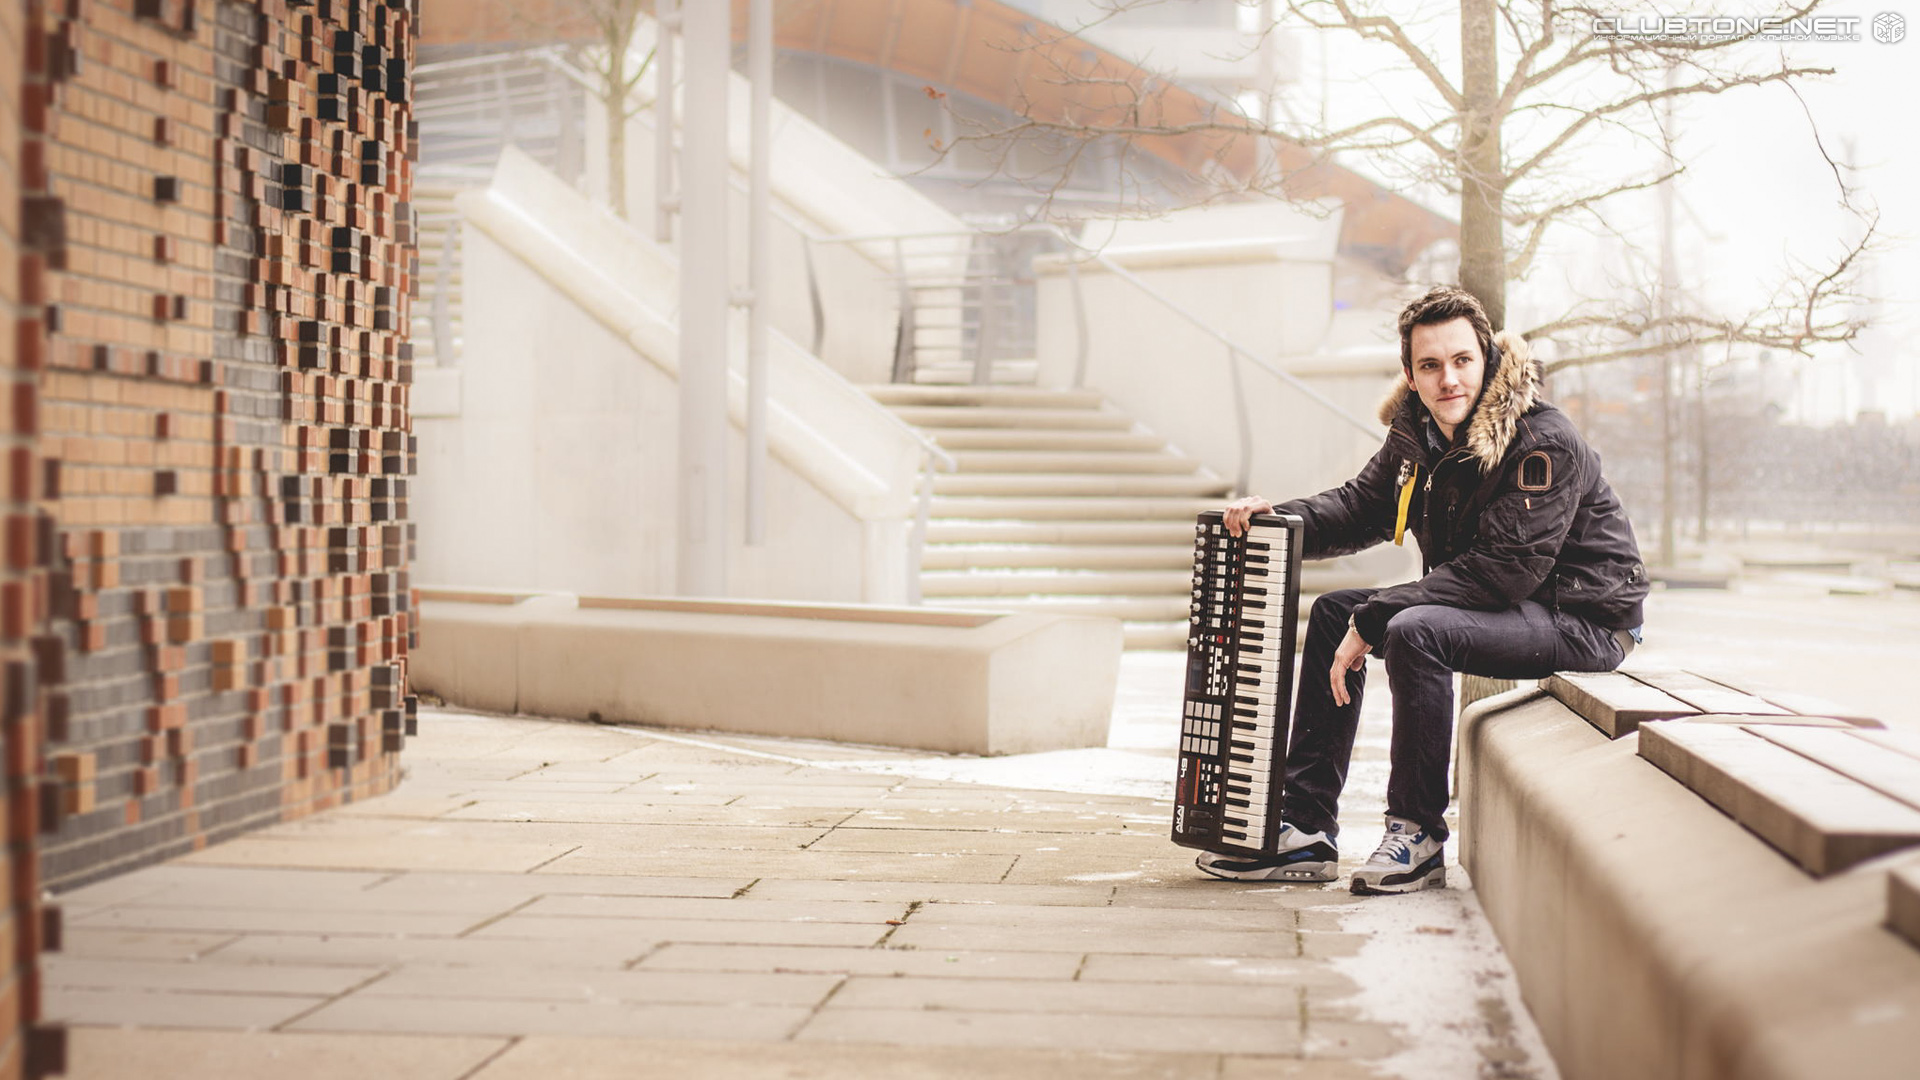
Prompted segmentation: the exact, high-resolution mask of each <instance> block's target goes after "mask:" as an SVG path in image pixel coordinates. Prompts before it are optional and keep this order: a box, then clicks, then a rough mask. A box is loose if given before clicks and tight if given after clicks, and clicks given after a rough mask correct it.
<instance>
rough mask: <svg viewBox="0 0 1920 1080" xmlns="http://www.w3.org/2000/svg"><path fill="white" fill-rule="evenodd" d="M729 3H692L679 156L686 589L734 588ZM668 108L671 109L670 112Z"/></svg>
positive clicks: (702, 592)
mask: <svg viewBox="0 0 1920 1080" xmlns="http://www.w3.org/2000/svg"><path fill="white" fill-rule="evenodd" d="M730 17H731V11H730V10H729V8H728V6H727V5H726V4H689V5H687V9H686V12H685V14H684V16H683V21H684V24H685V29H684V32H683V42H684V47H685V50H686V60H687V75H686V82H687V96H686V114H685V115H686V139H685V153H684V154H682V155H681V159H680V170H679V171H680V191H681V192H682V194H683V196H684V205H683V207H682V215H683V222H682V224H683V225H684V226H685V231H684V235H683V236H682V238H681V244H680V417H679V419H680V460H679V473H680V477H679V479H680V499H679V510H680V514H679V536H678V540H679V548H678V554H679V560H678V573H677V582H678V585H679V591H680V594H681V595H682V596H725V595H726V591H727V574H726V571H727V504H728V501H729V500H728V499H727V497H726V492H727V319H728V308H729V300H730V292H731V290H730V289H729V287H728V275H727V171H728V168H729V161H728V156H727V73H728V71H729V70H730V69H729V65H728V51H729V49H730V47H731V42H730V40H729V39H730V33H729V31H730V29H731V28H730V27H729V26H728V23H729V21H730ZM666 118H667V117H665V116H663V117H662V119H666Z"/></svg>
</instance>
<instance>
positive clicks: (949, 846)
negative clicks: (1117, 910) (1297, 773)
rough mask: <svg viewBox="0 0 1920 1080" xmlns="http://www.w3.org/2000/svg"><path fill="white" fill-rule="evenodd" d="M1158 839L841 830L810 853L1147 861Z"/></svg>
mask: <svg viewBox="0 0 1920 1080" xmlns="http://www.w3.org/2000/svg"><path fill="white" fill-rule="evenodd" d="M1166 846H1167V842H1166V840H1165V839H1164V838H1163V837H1161V836H1159V835H1158V834H1155V835H1152V836H1148V835H1144V834H1132V835H1129V834H1122V833H1053V832H1015V831H1013V830H1011V829H1007V830H1000V831H994V832H986V831H982V830H961V829H954V830H935V829H858V828H849V827H847V826H841V827H840V828H837V829H834V830H833V831H831V832H829V833H827V834H826V835H825V836H823V837H821V838H820V839H819V840H818V841H816V842H815V843H814V844H813V845H812V850H815V851H895V852H908V853H911V852H920V851H937V852H942V853H947V852H960V853H965V854H979V855H1029V854H1045V853H1049V852H1064V851H1067V850H1069V849H1071V850H1072V851H1073V852H1074V854H1075V856H1076V857H1079V856H1086V857H1094V858H1098V857H1102V856H1107V857H1112V858H1118V859H1126V858H1146V857H1150V856H1155V855H1164V854H1165V851H1164V848H1165V847H1166Z"/></svg>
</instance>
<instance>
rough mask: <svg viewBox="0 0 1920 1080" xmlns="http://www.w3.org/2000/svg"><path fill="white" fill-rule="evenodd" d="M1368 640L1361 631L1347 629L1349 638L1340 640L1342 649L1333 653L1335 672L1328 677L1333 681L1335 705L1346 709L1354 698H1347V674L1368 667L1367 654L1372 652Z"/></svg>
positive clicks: (1329, 673) (1331, 672)
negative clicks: (1361, 634) (1362, 635)
mask: <svg viewBox="0 0 1920 1080" xmlns="http://www.w3.org/2000/svg"><path fill="white" fill-rule="evenodd" d="M1372 648H1373V647H1372V646H1370V645H1368V644H1367V639H1366V638H1363V637H1361V636H1360V631H1358V630H1355V629H1353V628H1352V627H1348V628H1347V636H1346V637H1344V638H1342V639H1341V640H1340V647H1339V648H1338V649H1335V650H1334V651H1333V670H1332V671H1329V672H1328V673H1327V677H1328V678H1329V679H1331V680H1332V681H1333V703H1334V704H1335V705H1338V706H1340V707H1341V708H1345V707H1346V705H1347V702H1349V701H1351V700H1352V698H1350V697H1348V696H1347V672H1349V671H1359V670H1360V669H1362V668H1364V667H1366V666H1367V653H1369V652H1371V651H1372Z"/></svg>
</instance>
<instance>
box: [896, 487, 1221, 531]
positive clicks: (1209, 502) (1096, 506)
mask: <svg viewBox="0 0 1920 1080" xmlns="http://www.w3.org/2000/svg"><path fill="white" fill-rule="evenodd" d="M1220 507H1221V500H1219V499H1187V498H1164V499H1156V498H1152V497H1147V496H1142V497H1139V498H1116V497H1104V498H1103V497H1096V496H1084V497H1065V498H1047V497H1044V496H1029V497H1024V498H1023V497H1019V496H991V495H965V496H957V495H949V496H945V497H942V496H938V495H936V496H934V498H933V502H932V507H931V510H932V516H933V517H935V518H971V519H974V520H980V519H983V518H984V519H990V520H994V521H1059V520H1074V521H1116V520H1153V521H1167V520H1174V521H1180V522H1183V523H1185V525H1186V526H1187V527H1188V528H1192V527H1193V521H1194V519H1195V518H1197V517H1199V516H1200V513H1201V512H1202V511H1204V510H1218V509H1220Z"/></svg>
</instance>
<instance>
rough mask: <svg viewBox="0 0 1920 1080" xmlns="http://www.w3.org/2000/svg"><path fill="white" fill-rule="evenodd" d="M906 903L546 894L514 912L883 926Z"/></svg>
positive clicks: (903, 912)
mask: <svg viewBox="0 0 1920 1080" xmlns="http://www.w3.org/2000/svg"><path fill="white" fill-rule="evenodd" d="M907 907H908V905H907V904H905V903H901V902H899V901H885V900H871V901H869V900H817V901H809V900H771V899H746V898H743V899H739V900H703V899H691V898H686V897H652V896H581V895H569V896H547V897H542V898H540V899H538V900H535V901H533V902H532V903H530V904H528V905H527V906H526V907H524V908H522V909H520V911H519V912H518V913H517V914H520V915H526V916H591V917H595V918H616V919H710V920H722V921H726V920H733V919H740V920H745V921H751V922H777V923H789V922H799V923H815V922H819V923H858V924H863V925H866V926H874V925H881V926H884V925H886V923H887V920H889V919H903V918H905V917H906V915H907Z"/></svg>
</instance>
